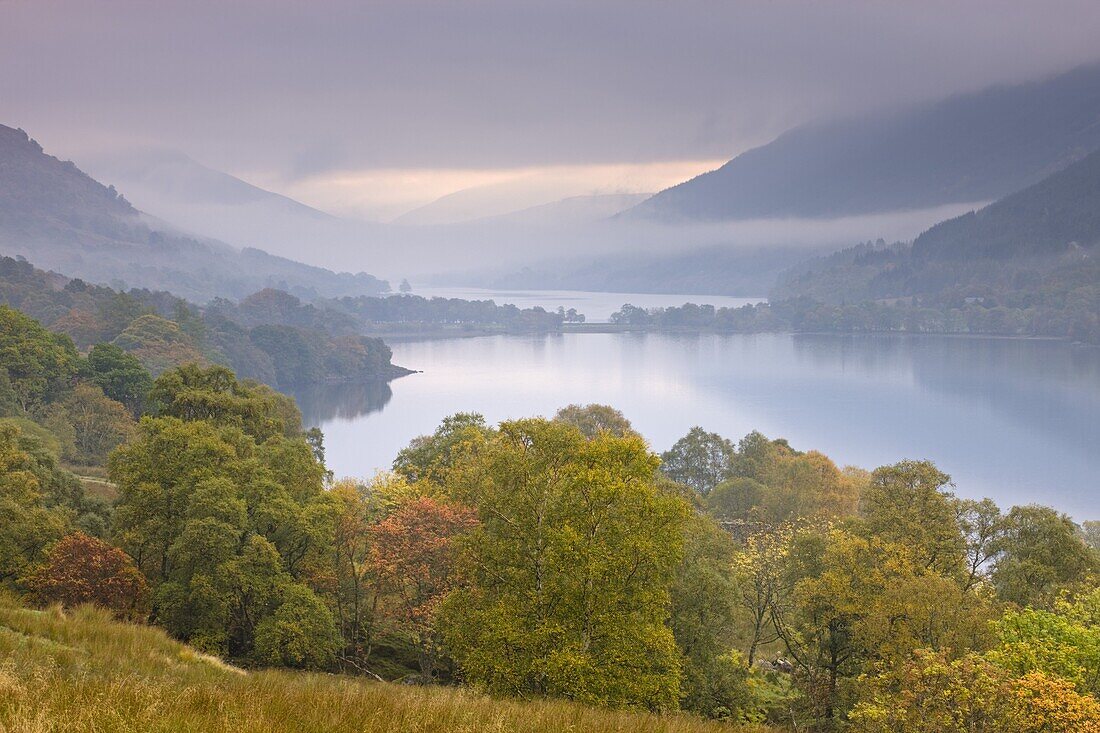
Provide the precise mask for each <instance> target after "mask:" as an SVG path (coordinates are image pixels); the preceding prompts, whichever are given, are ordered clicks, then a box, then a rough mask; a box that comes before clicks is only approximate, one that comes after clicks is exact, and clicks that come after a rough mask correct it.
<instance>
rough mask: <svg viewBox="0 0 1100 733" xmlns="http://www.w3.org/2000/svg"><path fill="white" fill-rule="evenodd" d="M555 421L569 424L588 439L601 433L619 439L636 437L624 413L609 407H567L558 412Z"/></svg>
mask: <svg viewBox="0 0 1100 733" xmlns="http://www.w3.org/2000/svg"><path fill="white" fill-rule="evenodd" d="M554 419H555V420H560V421H561V422H564V423H569V424H570V425H572V426H574V427H575V428H577V429H578V430H580V431H581V432H582V433H584V435H585V437H588V438H595V437H596V436H597V435H598V434H599V433H611V434H612V435H614V436H616V437H619V438H622V437H623V436H626V435H636V433H635V432H634V428H632V427H631V425H630V421H629V420H627V419H626V418H625V417H623V413H621V412H619V411H618V410H616V409H615V408H614V407H611V406H609V405H596V404H592V405H583V406H582V405H567V406H566V407H563V408H561V409H560V410H558V413H557V414H556V415H554Z"/></svg>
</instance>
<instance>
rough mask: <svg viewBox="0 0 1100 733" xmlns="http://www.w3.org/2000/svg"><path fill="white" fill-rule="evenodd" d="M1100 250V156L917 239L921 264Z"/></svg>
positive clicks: (1095, 154) (1091, 156) (1098, 153)
mask: <svg viewBox="0 0 1100 733" xmlns="http://www.w3.org/2000/svg"><path fill="white" fill-rule="evenodd" d="M1097 245H1100V151H1096V152H1093V153H1091V154H1089V155H1087V156H1086V157H1085V158H1083V159H1082V160H1080V161H1078V162H1076V163H1074V164H1073V165H1071V166H1069V167H1067V168H1066V169H1064V170H1062V171H1059V172H1058V173H1055V174H1054V175H1052V176H1049V177H1048V178H1045V179H1043V180H1042V181H1040V182H1039V183H1036V184H1034V185H1033V186H1029V187H1028V188H1025V189H1024V190H1022V191H1019V192H1017V193H1014V194H1012V195H1010V196H1006V197H1005V198H1003V199H1001V200H1000V201H996V202H994V203H992V204H990V205H989V206H987V207H985V208H984V209H980V210H979V211H976V212H971V213H969V214H964V215H963V216H960V217H957V218H955V219H949V220H947V221H944V222H941V223H939V224H937V225H936V226H934V227H932V228H931V229H929V230H928V231H926V232H924V233H923V234H921V235H920V236H919V237H917V239H916V241H915V242H914V243H913V256H914V257H916V258H921V259H948V260H950V259H967V258H975V257H996V258H1009V257H1020V256H1038V257H1042V256H1046V255H1061V254H1064V253H1065V252H1067V251H1068V250H1069V249H1070V248H1071V247H1074V246H1076V247H1080V248H1092V247H1095V246H1097Z"/></svg>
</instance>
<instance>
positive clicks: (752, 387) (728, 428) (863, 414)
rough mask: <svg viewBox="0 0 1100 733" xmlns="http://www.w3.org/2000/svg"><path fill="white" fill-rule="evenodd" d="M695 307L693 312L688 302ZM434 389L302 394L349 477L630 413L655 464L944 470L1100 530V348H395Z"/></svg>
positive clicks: (940, 340)
mask: <svg viewBox="0 0 1100 733" xmlns="http://www.w3.org/2000/svg"><path fill="white" fill-rule="evenodd" d="M681 302H682V301H681ZM392 346H393V351H394V362H395V363H397V364H401V365H403V366H407V367H410V368H413V369H419V370H422V372H423V373H421V374H414V375H412V376H408V377H404V378H402V379H398V380H396V381H394V382H392V383H390V384H389V385H370V386H363V385H351V386H348V385H338V386H327V387H323V388H317V389H314V390H311V391H308V392H305V393H301V394H299V395H297V396H298V398H299V400H300V403H301V405H302V408H303V412H304V414H305V416H306V419H307V421H308V422H310V423H311V424H313V425H319V426H320V427H321V428H322V429H323V430H324V433H325V438H326V445H327V449H328V462H329V464H330V467H331V468H332V469H333V470H334V471H335V472H336V473H337V475H360V476H366V475H371V474H373V473H374V471H375V470H377V469H381V468H387V467H388V466H389V464H390V462H391V461H392V460H393V457H394V455H395V454H396V453H397V451H398V450H399V449H400V448H402V447H403V446H404V445H406V444H407V443H408V441H409V439H411V438H412V437H414V436H416V435H419V434H422V433H428V432H431V431H432V430H433V429H434V428H435V426H436V425H437V424H438V423H439V420H440V419H441V418H442V417H444V416H445V415H448V414H451V413H454V412H457V411H477V412H481V413H483V414H484V415H485V416H486V417H487V418H488V419H489V420H490V421H491V422H496V421H499V420H503V419H506V418H515V417H525V416H531V415H552V414H553V413H554V412H555V411H556V410H557V409H558V408H559V407H561V406H563V405H566V404H569V403H573V402H576V403H588V402H601V403H607V404H611V405H614V406H616V407H618V408H619V409H620V410H622V411H623V412H624V413H625V414H626V416H627V417H628V418H629V419H630V420H631V421H632V422H633V423H634V426H635V428H636V429H638V430H639V431H640V432H641V433H642V434H643V435H645V436H646V438H647V439H648V440H649V441H650V443H651V445H652V447H653V449H654V450H657V451H662V450H665V449H667V448H668V447H669V446H670V445H671V444H672V443H673V442H674V441H675V440H676V439H677V438H679V437H680V436H682V435H683V434H684V433H686V432H687V431H688V429H689V428H691V427H692V426H693V425H702V426H703V427H704V428H706V429H707V430H712V431H716V432H719V433H721V434H723V435H726V436H727V437H730V438H734V439H736V438H739V437H740V436H742V435H744V434H745V433H747V432H749V431H750V430H754V429H756V430H760V431H762V432H764V433H765V434H766V435H768V436H771V437H785V438H787V439H789V440H790V441H791V443H792V445H793V446H794V447H796V448H799V449H818V450H821V451H824V452H825V453H826V454H828V455H829V456H831V457H832V458H834V459H835V460H836V461H837V462H838V463H848V464H855V465H859V466H863V467H866V468H873V467H875V466H878V465H882V464H886V463H891V462H894V461H897V460H900V459H902V458H930V459H932V460H934V461H936V463H937V464H939V466H940V467H941V468H942V469H943V470H945V471H947V472H948V473H950V474H951V475H952V476H953V477H954V479H955V481H956V484H957V491H958V493H959V494H961V495H964V496H971V497H981V496H990V497H993V498H994V499H995V500H997V502H998V503H999V504H1001V505H1002V506H1009V505H1012V504H1018V503H1027V502H1041V503H1046V504H1051V505H1054V506H1056V507H1058V508H1059V509H1061V510H1063V511H1066V512H1069V513H1070V514H1072V515H1074V516H1075V517H1076V518H1077V519H1078V520H1081V519H1088V518H1100V349H1093V348H1086V347H1076V346H1072V345H1070V344H1066V343H1061V342H1054V341H1028V340H1010V339H981V338H972V339H966V338H950V337H906V336H803V335H799V336H792V335H771V334H769V335H714V334H706V335H660V334H555V335H550V336H530V337H525V336H490V337H480V338H467V339H451V340H438V341H420V342H406V343H394V344H392Z"/></svg>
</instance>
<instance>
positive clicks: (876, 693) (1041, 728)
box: [850, 651, 1100, 733]
mask: <svg viewBox="0 0 1100 733" xmlns="http://www.w3.org/2000/svg"><path fill="white" fill-rule="evenodd" d="M858 692H859V697H860V701H859V702H858V703H857V704H856V705H855V708H854V710H853V711H852V714H851V716H850V717H851V721H852V724H853V728H854V730H856V731H860V733H1000V732H1001V731H1013V733H1097V732H1098V731H1100V703H1098V702H1097V701H1096V698H1093V697H1090V696H1088V695H1082V694H1080V693H1078V692H1077V691H1076V690H1075V689H1074V687H1073V684H1072V683H1070V682H1067V681H1065V680H1062V679H1059V678H1057V677H1051V676H1048V675H1044V674H1043V673H1041V672H1032V673H1030V674H1027V675H1025V676H1023V677H1014V676H1012V675H1011V673H1009V672H1007V671H1006V670H1004V669H1002V668H1000V667H997V666H996V665H994V664H991V663H990V662H989V661H987V660H986V659H984V658H982V657H981V656H979V655H977V654H968V655H966V656H963V657H961V658H959V659H955V660H950V659H948V658H947V657H946V656H945V655H943V654H938V653H935V652H930V651H921V652H917V653H916V654H915V655H914V656H913V658H912V659H911V660H909V661H907V662H906V663H904V664H903V665H901V666H899V667H898V668H897V669H894V670H890V671H889V672H888V673H887V674H885V675H880V676H876V677H872V678H869V679H868V680H867V681H866V682H865V683H864V684H862V685H861V686H860V687H859V688H858Z"/></svg>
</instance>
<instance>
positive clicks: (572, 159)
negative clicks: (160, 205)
mask: <svg viewBox="0 0 1100 733" xmlns="http://www.w3.org/2000/svg"><path fill="white" fill-rule="evenodd" d="M1098 38H1100V3H1098V2H1096V0H1065V1H1062V0H1045V1H1044V2H1028V3H1024V2H1015V1H1013V0H980V1H978V0H976V1H974V2H961V1H960V0H954V1H952V2H946V1H945V2H938V1H936V0H913V1H912V2H907V3H902V2H890V1H888V0H873V1H872V0H868V1H867V2H858V1H854V0H852V1H847V0H845V1H841V0H830V2H820V1H814V2H810V1H807V2H780V1H777V0H769V1H761V2H736V1H727V2H718V1H713V0H712V1H706V2H704V1H699V2H695V1H693V0H675V1H672V0H665V1H660V2H658V1H656V0H614V1H611V0H582V1H578V2H574V1H573V0H531V1H529V2H526V1H524V0H500V1H495V0H491V1H484V2H481V1H478V2H463V1H461V0H445V1H443V0H441V1H439V2H422V1H419V0H393V1H392V2H370V1H364V0H356V1H352V0H332V1H326V0H311V1H309V2H306V1H305V0H299V1H294V2H292V1H290V0H279V1H274V0H272V1H268V2H261V1H260V0H155V1H154V0H0V65H2V68H3V72H2V74H0V122H2V123H3V124H8V125H14V126H19V127H23V128H24V129H26V130H27V131H28V132H29V133H30V134H31V135H32V136H33V137H36V138H37V139H38V140H39V141H40V142H42V143H43V145H45V146H46V148H47V150H50V151H55V152H58V153H60V154H62V155H63V156H65V157H72V158H74V159H75V160H77V162H78V163H79V162H80V159H81V157H87V156H93V155H101V154H103V153H104V152H109V151H114V150H126V149H131V148H138V147H153V148H162V147H163V148H171V149H174V150H179V151H182V152H185V153H187V154H188V155H190V156H192V157H194V158H196V159H197V160H200V161H202V162H203V163H205V164H207V165H210V166H211V167H214V168H218V169H221V170H226V171H229V172H232V173H234V174H236V175H239V176H241V177H243V178H246V179H247V180H250V181H252V182H255V183H258V184H260V185H264V186H266V187H269V188H273V189H276V190H279V191H281V192H284V193H288V194H291V195H295V196H297V197H300V198H303V199H305V200H306V201H307V202H308V203H312V204H314V205H318V206H320V207H322V208H327V209H330V210H335V211H339V212H342V213H349V212H350V213H358V214H362V215H364V216H371V215H378V216H389V215H395V214H397V213H400V211H401V210H402V209H406V210H407V209H408V208H412V207H413V206H415V205H419V204H422V203H424V202H425V201H427V200H430V199H432V198H435V197H437V196H441V195H444V194H446V193H450V192H452V191H456V190H460V189H464V188H469V187H472V186H483V185H484V186H494V185H495V186H499V185H500V184H501V183H502V182H504V183H507V182H508V181H511V180H517V186H519V185H532V186H536V187H537V186H538V185H541V186H543V187H544V188H551V189H553V190H554V191H558V189H560V192H561V193H563V194H570V193H587V192H600V191H606V192H615V191H644V190H651V189H654V188H659V187H661V186H664V185H669V184H671V183H674V182H676V181H678V180H681V179H682V178H685V177H688V176H690V175H692V174H694V173H697V172H701V171H702V170H705V169H708V168H710V167H713V166H714V165H717V164H718V163H720V162H721V161H723V160H725V159H727V158H729V157H731V156H733V155H735V154H736V153H738V152H740V151H742V150H744V149H745V148H746V147H749V146H752V145H755V144H759V143H761V142H764V141H766V140H768V139H770V138H772V137H774V136H775V135H776V134H778V133H779V132H781V131H782V130H784V129H786V128H788V127H791V126H793V125H795V124H798V123H800V122H803V121H806V120H809V119H813V118H818V117H823V116H834V115H839V114H846V113H852V112H857V111H862V110H866V109H871V108H878V107H886V106H894V105H898V104H904V103H912V102H918V101H921V100H927V99H932V98H937V97H941V96H944V95H946V94H949V93H953V92H958V91H964V90H969V89H974V88H977V87H982V86H986V85H988V84H991V83H997V82H1007V81H1016V80H1021V79H1025V78H1033V77H1037V76H1042V75H1046V74H1049V73H1052V72H1056V71H1061V70H1064V69H1066V68H1069V67H1072V66H1075V65H1078V64H1081V63H1085V62H1090V61H1095V60H1098V59H1100V43H1098V41H1097V39H1098ZM549 181H554V182H556V183H554V185H552V186H551V185H549V184H548V183H547V182H549ZM522 182H526V183H522ZM539 182H541V183H539Z"/></svg>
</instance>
